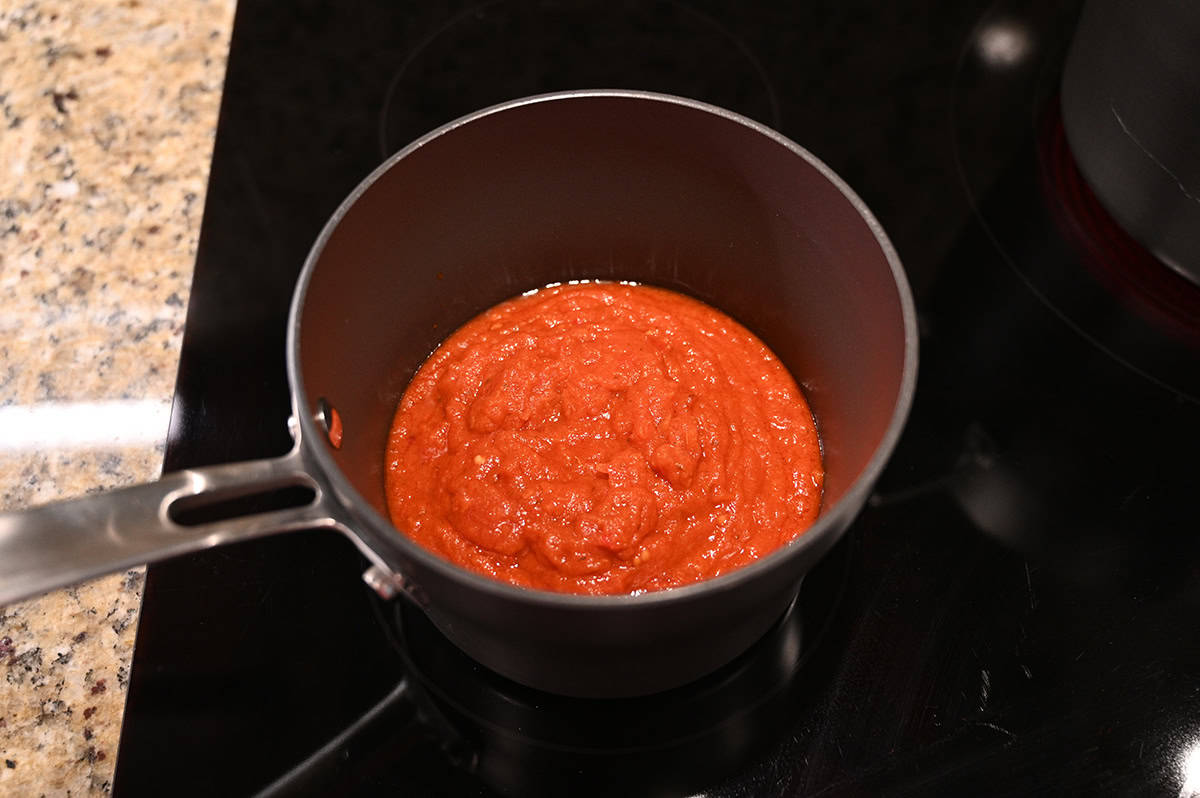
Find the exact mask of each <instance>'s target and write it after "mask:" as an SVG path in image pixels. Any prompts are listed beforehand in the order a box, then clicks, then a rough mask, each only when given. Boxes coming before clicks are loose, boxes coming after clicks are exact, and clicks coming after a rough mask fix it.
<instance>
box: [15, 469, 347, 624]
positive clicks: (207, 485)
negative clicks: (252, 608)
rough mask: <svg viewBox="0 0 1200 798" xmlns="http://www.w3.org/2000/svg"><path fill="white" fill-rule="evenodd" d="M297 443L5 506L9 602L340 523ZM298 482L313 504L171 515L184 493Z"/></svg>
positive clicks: (258, 489) (213, 493) (229, 494)
mask: <svg viewBox="0 0 1200 798" xmlns="http://www.w3.org/2000/svg"><path fill="white" fill-rule="evenodd" d="M303 465H304V455H303V453H302V451H301V449H300V446H299V445H297V447H296V448H295V449H293V450H292V451H291V452H290V453H289V454H287V455H284V456H283V457H278V458H273V459H268V460H252V461H249V462H244V463H231V464H228V465H218V466H209V467H205V468H195V469H188V470H185V471H176V472H174V473H171V474H166V475H164V476H163V478H162V479H161V480H159V481H158V482H151V483H149V484H147V485H137V486H135V487H131V488H123V489H119V490H114V491H109V492H106V493H98V494H95V495H92V496H86V497H83V498H80V499H72V500H68V501H62V502H55V503H53V504H47V505H43V506H41V507H33V508H30V509H27V510H19V511H15V512H6V513H0V606H4V605H5V604H8V603H10V602H13V601H17V600H19V599H23V598H28V597H29V596H34V595H37V594H39V593H44V592H46V591H47V590H53V589H54V588H58V587H64V586H66V585H72V584H76V583H78V582H82V581H85V580H87V579H90V578H92V577H95V576H100V575H102V574H106V573H111V572H113V571H120V570H122V569H125V568H129V567H132V566H135V565H141V564H142V563H148V562H155V561H158V560H164V559H167V558H168V557H174V556H177V555H179V554H186V553H187V552H191V551H198V550H200V549H206V548H210V547H212V546H219V545H221V544H223V543H231V542H233V541H237V540H248V539H250V538H256V537H261V536H263V535H269V534H273V533H276V532H287V531H291V530H298V529H312V528H314V527H330V528H334V527H338V526H339V525H338V523H337V522H336V521H335V520H334V519H333V518H332V517H331V516H330V514H329V511H328V509H327V508H326V507H325V502H324V497H323V495H322V491H321V487H320V485H319V484H318V483H317V482H316V481H315V480H314V479H313V478H312V476H310V475H309V474H308V473H307V472H306V471H305V469H304V467H303ZM289 486H305V487H308V488H309V489H311V490H312V491H313V494H314V496H313V499H312V501H310V502H309V503H308V504H305V505H302V506H299V507H291V508H288V509H283V510H273V511H270V512H262V513H257V514H253V515H245V516H240V517H233V518H229V519H227V520H222V521H216V522H211V523H203V524H197V525H186V524H182V523H177V522H176V521H175V520H173V519H172V517H171V513H170V511H171V508H172V505H174V504H175V503H176V502H178V501H179V500H180V499H184V498H187V497H197V498H196V499H195V500H193V501H195V502H196V503H197V504H204V503H209V504H215V503H218V502H223V501H227V500H230V499H235V498H239V497H244V496H248V495H254V494H259V493H264V492H269V491H271V490H274V489H278V488H286V487H289Z"/></svg>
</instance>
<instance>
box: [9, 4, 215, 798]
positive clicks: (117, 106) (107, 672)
mask: <svg viewBox="0 0 1200 798" xmlns="http://www.w3.org/2000/svg"><path fill="white" fill-rule="evenodd" d="M232 20H233V0H208V2H200V1H198V0H192V1H191V2H187V3H171V2H168V1H167V0H120V1H111V2H102V1H101V0H83V2H76V3H72V2H68V1H66V0H57V1H52V0H35V1H34V2H17V3H9V4H5V6H4V7H0V507H3V508H5V509H11V508H19V507H23V506H27V505H31V504H39V503H42V502H47V501H51V500H53V499H55V498H61V497H69V496H75V495H79V494H83V493H87V492H90V491H95V490H103V489H106V488H110V487H115V486H119V485H125V484H131V483H136V482H144V481H148V480H152V479H154V478H156V477H157V475H158V473H159V471H160V469H161V465H162V451H163V448H162V447H163V441H164V439H165V437H166V432H167V419H168V417H169V408H170V400H171V395H172V392H173V387H174V379H175V371H176V368H177V364H178V355H179V344H180V340H181V336H182V330H183V321H184V312H185V308H186V304H187V293H188V285H189V281H190V277H191V269H192V264H193V261H194V258H195V247H196V239H197V236H198V234H199V224H200V215H201V209H202V208H203V202H204V200H203V197H204V191H205V183H206V180H207V175H208V165H209V157H210V154H211V151H212V141H213V135H214V132H215V128H216V120H217V110H218V106H219V102H220V88H221V82H222V79H223V77H224V66H225V57H226V54H227V48H228V42H229V35H230V29H231V26H232ZM142 579H143V576H142V572H141V570H134V571H130V572H128V573H124V574H115V575H112V576H109V577H105V578H103V579H99V580H96V581H94V582H91V583H89V584H86V585H82V586H79V587H76V588H72V589H70V590H64V591H58V592H56V593H53V594H49V595H47V596H43V597H41V598H39V599H35V600H31V601H26V602H22V603H20V604H16V605H13V606H10V607H7V608H0V795H80V794H92V793H106V792H109V791H110V790H111V785H112V774H113V768H114V765H115V760H116V753H117V743H118V739H119V732H120V725H121V713H122V710H123V707H124V700H125V692H126V686H127V684H128V679H129V665H130V660H131V656H132V648H133V640H134V634H135V631H136V626H137V615H138V610H139V606H140V601H141V590H142Z"/></svg>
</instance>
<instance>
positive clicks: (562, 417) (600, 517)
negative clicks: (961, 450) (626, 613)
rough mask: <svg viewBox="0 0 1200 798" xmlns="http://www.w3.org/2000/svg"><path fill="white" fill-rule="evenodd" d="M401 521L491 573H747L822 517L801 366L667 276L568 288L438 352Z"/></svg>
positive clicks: (633, 582)
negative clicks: (797, 374) (671, 286)
mask: <svg viewBox="0 0 1200 798" xmlns="http://www.w3.org/2000/svg"><path fill="white" fill-rule="evenodd" d="M386 472H387V476H386V488H387V499H388V509H389V511H390V514H391V517H392V522H393V523H394V524H395V525H396V527H397V528H398V529H400V530H403V531H404V533H406V534H407V535H409V536H410V537H411V538H412V539H413V540H415V541H416V542H418V543H420V544H421V545H422V546H424V547H426V548H427V549H430V550H432V551H433V552H436V553H437V554H440V555H441V556H443V557H445V558H446V559H448V560H450V561H451V562H454V563H457V564H458V565H460V566H463V567H465V568H468V569H471V570H473V571H476V572H478V573H482V574H486V575H487V576H490V577H493V578H496V579H500V580H503V581H506V582H510V583H512V584H515V585H522V586H526V587H532V588H541V589H546V590H555V591H560V592H567V593H590V594H614V593H638V592H643V591H650V590H661V589H664V588H670V587H676V586H679V585H686V584H689V583H692V582H697V581H700V580H702V579H709V578H712V577H714V576H718V575H720V574H723V573H726V572H728V571H731V570H733V569H735V568H739V567H741V566H743V565H746V564H747V563H750V562H752V561H754V560H755V559H757V558H759V557H762V556H763V555H765V554H767V553H769V552H771V551H773V550H774V549H776V548H778V547H779V546H781V545H783V544H784V543H786V542H787V541H789V540H791V539H792V538H794V537H796V536H797V535H799V534H801V533H802V532H803V531H804V530H805V529H806V528H808V526H809V525H811V524H812V522H813V520H814V519H815V518H816V516H817V513H818V510H819V509H820V503H821V486H822V481H823V478H824V472H823V469H822V466H821V452H820V444H819V441H818V439H817V431H816V426H815V424H814V421H813V417H812V413H811V412H810V411H809V408H808V405H807V403H806V402H805V400H804V396H803V395H802V394H801V392H800V390H799V388H798V387H797V386H796V382H795V380H793V379H792V377H791V375H790V374H789V373H788V372H787V370H786V369H785V368H784V366H783V364H782V363H780V362H779V360H778V358H776V357H775V355H774V354H773V353H772V352H771V351H770V350H769V349H768V348H767V347H766V346H765V345H764V344H763V343H762V342H761V341H759V340H758V338H756V337H755V336H754V335H753V334H752V333H751V332H750V331H748V330H747V329H746V328H744V327H742V326H741V325H740V324H738V323H737V322H736V321H734V320H733V319H731V318H729V317H728V316H726V315H725V314H723V313H721V312H719V311H717V310H714V309H713V308H711V307H709V306H708V305H705V304H703V303H701V302H698V301H696V300H694V299H691V298H688V297H685V296H683V295H681V294H677V293H674V292H671V291H666V290H663V289H659V288H651V287H648V286H642V285H628V284H624V283H582V284H572V285H558V286H553V287H549V288H545V289H542V290H540V291H536V292H533V293H531V294H528V295H525V296H521V297H518V298H516V299H512V300H509V301H507V302H503V303H501V304H500V305H497V306H495V307H493V308H492V309H490V310H488V311H486V312H485V313H483V314H482V315H480V316H478V317H476V318H475V319H473V320H471V321H470V322H468V323H467V324H466V325H464V326H463V327H462V328H460V329H459V330H457V331H456V332H455V333H454V334H453V335H451V336H450V337H449V338H448V339H446V341H445V342H444V343H443V344H442V345H441V346H440V347H439V348H438V349H437V351H435V352H434V353H433V354H432V355H431V356H430V357H429V359H428V360H427V361H426V362H425V364H424V365H423V366H422V367H421V369H420V370H419V371H418V372H417V375H416V376H415V377H414V378H413V380H412V382H411V383H410V384H409V386H408V389H407V390H406V391H405V394H404V397H403V399H402V400H401V402H400V406H399V408H398V409H397V411H396V415H395V418H394V420H393V423H392V429H391V434H390V436H389V440H388V447H387V462H386Z"/></svg>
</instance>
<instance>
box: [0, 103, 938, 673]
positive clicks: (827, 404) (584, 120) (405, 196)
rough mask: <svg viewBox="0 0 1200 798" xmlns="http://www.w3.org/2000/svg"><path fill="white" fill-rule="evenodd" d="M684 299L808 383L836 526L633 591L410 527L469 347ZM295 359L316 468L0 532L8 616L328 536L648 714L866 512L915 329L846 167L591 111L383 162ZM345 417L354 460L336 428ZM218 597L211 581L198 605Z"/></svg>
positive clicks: (691, 118) (448, 613) (346, 220)
mask: <svg viewBox="0 0 1200 798" xmlns="http://www.w3.org/2000/svg"><path fill="white" fill-rule="evenodd" d="M574 279H611V280H631V281H638V282H645V283H649V284H653V285H658V286H663V287H666V288H671V289H675V290H678V291H681V292H683V293H686V294H690V295H692V296H695V297H697V298H699V299H701V300H704V301H706V302H708V303H710V304H712V305H713V306H715V307H717V308H720V309H721V310H723V311H725V312H726V313H729V314H730V315H732V316H733V317H734V318H736V319H738V320H739V321H741V322H742V323H743V324H745V325H746V326H747V327H749V328H750V329H751V330H753V331H755V332H756V333H757V334H758V335H759V336H760V337H761V338H762V339H763V340H764V341H765V342H766V344H767V345H768V346H770V347H771V348H772V349H773V350H774V351H775V353H776V354H777V355H778V356H779V357H780V358H781V359H782V360H783V362H784V363H785V364H786V365H787V366H788V368H789V369H790V370H791V372H792V374H793V375H795V377H796V378H797V381H798V382H799V383H800V384H801V386H802V387H803V389H804V391H805V393H806V395H807V397H808V400H809V403H810V405H811V407H812V410H813V413H814V415H815V416H816V419H817V424H818V428H819V431H820V434H821V438H822V444H823V451H824V458H825V467H826V482H825V493H824V498H823V505H822V510H821V515H820V518H819V519H818V521H817V522H816V524H815V525H814V526H812V527H811V528H810V529H809V530H808V531H807V532H806V533H805V534H803V535H801V536H800V537H798V538H797V539H795V540H794V541H792V542H791V543H789V544H788V545H786V546H784V547H783V548H782V549H780V550H778V551H776V552H775V553H773V554H771V555H769V556H767V557H765V558H763V559H761V560H759V561H757V562H755V563H753V564H751V565H749V566H747V567H745V568H742V569H740V570H737V571H735V572H732V573H729V574H726V575H723V576H721V577H719V578H716V579H712V580H709V581H706V582H701V583H698V584H694V585H690V586H687V587H682V588H676V589H672V590H666V591H659V592H651V593H645V594H641V595H627V596H606V597H594V596H578V595H562V594H557V593H551V592H546V591H540V590H530V589H522V588H517V587H512V586H509V585H507V584H502V583H499V582H496V581H492V580H489V579H487V578H485V577H482V576H478V575H476V574H473V573H469V572H467V571H465V570H463V569H460V568H458V567H456V566H454V565H452V564H450V563H449V562H447V561H444V560H442V559H440V558H439V557H437V556H435V555H433V554H431V553H429V552H428V551H426V550H424V549H422V548H420V547H419V546H417V545H415V544H414V543H412V542H411V541H410V540H408V539H407V538H406V537H405V536H404V535H402V534H400V533H399V532H398V531H397V530H396V529H395V528H394V527H393V526H392V525H391V523H389V521H388V519H387V514H386V507H385V502H384V492H383V490H384V486H383V482H384V478H383V466H384V447H385V443H386V439H387V433H388V428H389V424H390V422H391V419H392V414H393V412H394V410H395V407H396V403H397V402H398V400H399V398H400V396H401V394H402V393H403V390H404V388H405V386H406V384H407V382H408V380H409V379H410V378H411V377H412V375H413V374H414V373H415V371H416V369H417V368H418V367H419V366H420V364H421V363H422V362H423V360H424V359H425V358H426V357H427V356H428V354H429V353H430V352H431V351H432V350H433V349H434V348H435V347H436V346H437V345H438V343H439V342H440V341H441V340H442V339H443V338H444V337H445V336H446V335H447V334H448V333H449V332H450V331H452V330H453V329H454V328H455V327H456V326H458V325H460V324H462V323H464V322H466V321H467V320H468V319H470V318H471V317H472V316H474V315H476V314H477V313H479V312H480V311H482V310H484V309H486V308H487V307H489V306H491V305H493V304H495V303H497V302H500V301H501V300H504V299H507V298H509V297H512V296H514V295H516V294H519V293H521V292H523V291H527V290H530V289H534V288H538V287H541V286H544V285H546V284H548V283H552V282H562V281H567V280H574ZM288 324H289V328H288V338H287V351H286V356H287V368H288V377H289V380H290V384H291V392H292V408H293V417H292V420H293V423H292V431H293V434H294V437H295V447H294V448H293V449H292V451H291V452H290V453H289V454H287V455H285V456H283V457H280V458H275V459H269V460H261V461H254V462H248V463H234V464H230V465H221V466H214V467H206V468H197V469H193V470H186V471H181V472H175V473H170V474H165V475H164V476H163V478H162V479H161V480H160V481H158V482H155V483H151V484H148V485H142V486H137V487H132V488H126V489H121V490H115V491H112V492H109V493H105V494H98V495H94V496H89V497H86V498H82V499H77V500H72V501H65V502H59V503H56V504H50V505H46V506H43V507H37V508H32V509H28V510H23V511H17V512H11V513H6V514H3V515H0V604H4V603H6V602H9V601H13V600H15V599H19V598H22V597H25V596H30V595H33V594H36V593H39V592H43V591H46V590H49V589H52V588H55V587H59V586H63V585H67V584H72V583H76V582H80V581H82V580H84V579H87V578H90V577H93V576H97V575H99V574H102V573H106V572H111V571H115V570H119V569H123V568H126V567H129V566H133V565H136V564H139V563H145V562H150V561H154V560H160V559H164V558H167V557H172V556H176V555H179V554H183V553H185V552H190V551H196V550H198V549H203V548H207V547H211V546H217V545H220V544H222V543H226V542H231V541H235V540H244V539H247V538H253V537H257V536H261V535H267V534H272V533H278V532H286V531H289V530H299V529H313V528H327V529H331V530H337V531H340V532H341V533H343V534H346V535H348V536H349V537H350V538H351V539H352V540H353V541H354V542H355V544H356V545H357V546H358V548H359V549H360V550H361V551H362V553H363V554H364V555H365V556H366V558H367V559H368V560H369V561H370V563H371V565H370V568H369V569H368V570H367V572H366V574H365V578H366V579H367V581H368V582H369V583H370V584H372V586H373V587H375V588H376V590H378V591H379V592H380V593H382V594H384V595H385V596H387V595H392V594H393V593H404V594H406V595H407V596H408V597H409V598H410V599H411V600H413V601H415V602H416V603H417V604H418V605H420V606H421V607H422V608H423V609H424V611H425V612H426V613H427V614H428V616H429V617H430V619H431V620H432V621H433V622H434V623H435V624H436V625H437V627H438V628H439V629H441V631H442V632H443V633H444V634H445V635H446V636H447V637H448V638H449V639H450V640H451V641H453V642H454V643H455V644H456V645H457V646H459V647H460V648H461V649H462V650H463V651H465V652H466V653H467V654H469V655H470V656H471V657H473V658H474V659H476V660H477V661H479V662H480V663H482V664H484V665H486V666H487V667H489V668H492V669H493V670H495V671H497V672H499V673H501V674H503V675H505V676H507V677H509V678H511V679H514V680H515V681H517V682H521V683H523V684H526V685H530V686H532V687H536V688H540V689H543V690H548V691H552V692H556V693H561V694H566V695H575V696H589V697H607V696H632V695H640V694H647V693H652V692H656V691H659V690H664V689H667V688H671V687H674V686H677V685H681V684H684V683H687V682H689V681H691V680H693V679H696V678H698V677H700V676H702V675H704V674H706V673H709V672H711V671H713V670H714V669H716V668H717V667H719V666H721V665H722V664H724V663H726V662H728V661H730V660H731V659H732V658H734V657H735V656H737V655H738V654H739V653H741V652H742V651H744V650H745V649H746V648H747V647H748V646H749V645H750V644H751V643H752V642H754V641H755V640H756V639H758V638H759V637H760V636H761V635H762V634H763V633H764V632H765V631H766V629H767V628H768V627H769V626H770V625H771V623H772V622H773V621H775V620H776V619H777V618H778V617H779V616H780V614H781V613H782V612H783V611H784V609H785V608H786V607H787V606H788V604H789V603H790V602H791V601H792V599H793V598H794V597H795V596H796V593H797V591H798V589H799V585H800V581H801V579H802V578H803V576H804V574H805V573H806V572H807V571H808V570H809V569H810V568H812V566H813V565H814V564H815V563H816V562H817V561H818V559H819V558H820V557H821V556H822V555H824V554H825V553H826V552H827V551H828V550H829V548H830V547H831V546H832V545H833V544H834V543H835V542H836V541H837V540H838V538H839V537H840V536H841V535H842V533H843V532H844V531H845V530H846V528H847V527H848V526H849V524H850V523H851V521H852V520H853V519H854V517H855V515H856V514H857V513H858V512H859V510H860V509H861V508H862V506H863V504H864V502H865V500H866V498H867V496H868V494H869V491H870V490H871V486H872V484H873V483H874V482H875V480H876V478H877V477H878V476H879V473H880V471H881V470H882V468H883V466H884V463H885V461H886V460H887V458H888V456H889V455H890V454H891V452H892V450H893V448H894V447H895V444H896V441H897V438H898V437H899V435H900V431H901V428H902V426H903V424H904V421H905V418H906V416H907V414H908V410H909V406H910V404H911V400H912V394H913V387H914V383H915V379H916V367H917V331H916V319H915V313H914V310H913V303H912V298H911V295H910V293H909V288H908V285H907V282H906V280H905V276H904V272H903V270H902V269H901V266H900V263H899V260H898V259H897V257H896V253H895V252H894V250H893V249H892V246H891V244H890V243H889V242H888V240H887V237H886V236H885V235H884V232H883V230H882V229H881V228H880V226H879V224H878V223H877V222H876V220H875V219H874V218H873V217H872V216H871V214H870V212H869V211H868V210H867V208H866V206H865V205H864V204H863V203H862V201H861V200H860V199H859V198H858V197H857V196H855V194H854V193H853V192H852V191H851V190H850V189H849V188H848V187H847V186H846V185H845V183H843V182H842V181H841V180H840V179H839V178H838V177H837V176H836V175H835V174H834V173H833V172H832V171H831V170H830V169H829V168H828V167H826V166H825V165H824V164H822V163H821V162H820V161H818V160H817V159H816V158H815V157H813V156H812V155H811V154H809V153H808V152H806V151H805V150H803V149H802V148H800V147H799V146H797V145H796V144H794V143H792V142H791V141H789V140H787V139H786V138H784V137H783V136H781V135H779V134H778V133H775V132H773V131H771V130H769V129H767V128H765V127H763V126H762V125H759V124H757V123H755V122H753V121H751V120H748V119H745V118H743V117H741V116H738V115H737V114H734V113H731V112H729V111H726V110H723V109H720V108H716V107H713V106H709V105H705V104H702V103H699V102H694V101H692V100H686V99H681V98H678V97H671V96H666V95H660V94H650V93H646V92H637V91H615V90H614V91H610V90H597V91H573V92H565V93H558V94H549V95H542V96H537V97H530V98H525V99H520V100H514V101H512V102H508V103H504V104H502V105H498V106H495V107H492V108H488V109H485V110H482V111H479V112H476V113H474V114H471V115H469V116H466V117H464V118H462V119H459V120H457V121H454V122H451V123H449V124H447V125H445V126H443V127H441V128H439V129H438V130H435V131H433V132H432V133H430V134H428V135H426V136H425V137H424V138H421V139H420V140H418V141H416V142H414V143H413V144H411V145H410V146H408V147H407V148H405V149H404V150H403V151H401V152H399V153H397V154H396V155H395V156H393V157H392V158H390V159H389V160H388V161H387V163H385V164H383V165H382V166H380V167H379V168H378V169H376V170H375V172H374V173H372V174H371V175H370V176H369V177H367V178H366V179H365V180H364V181H363V182H362V184H361V185H360V186H359V187H358V188H357V189H356V190H355V191H354V192H353V193H352V194H351V195H350V197H349V198H347V199H346V201H345V202H344V203H343V204H342V205H341V207H340V208H339V209H338V210H337V212H336V213H335V214H334V215H333V218H332V219H330V221H329V223H328V224H327V225H326V226H325V229H324V230H323V231H322V233H321V235H320V237H319V238H318V239H317V241H316V244H315V245H314V246H313V248H312V252H311V254H310V255H309V257H308V260H307V262H306V263H305V265H304V269H303V272H302V273H301V275H300V278H299V282H298V284H297V286H296V290H295V296H294V298H293V302H292V307H291V314H290V318H289V322H288ZM330 406H332V407H333V408H336V409H337V411H338V412H339V415H340V417H341V419H342V421H343V423H344V430H345V433H344V440H343V444H342V446H341V447H340V448H336V449H335V448H334V447H333V446H331V445H330V443H329V439H328V434H327V431H326V429H325V426H324V423H323V422H324V420H325V416H326V414H327V408H328V407H330ZM293 485H299V486H306V487H307V488H309V489H310V490H311V491H312V496H313V498H312V501H311V502H309V503H307V504H304V505H303V506H299V507H292V508H288V509H283V510H275V511H271V512H265V513H259V514H256V515H250V516H245V517H235V518H232V519H229V520H226V521H222V522H214V523H205V524H199V525H188V524H186V523H182V522H180V521H179V520H178V518H179V515H178V513H177V512H175V509H176V507H177V503H178V502H180V501H183V502H186V503H190V504H196V503H203V502H217V501H225V500H228V499H229V498H231V497H236V496H241V495H247V494H255V493H261V492H264V491H267V490H272V489H277V488H281V487H287V486H293ZM197 588H198V590H199V589H200V586H197Z"/></svg>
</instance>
